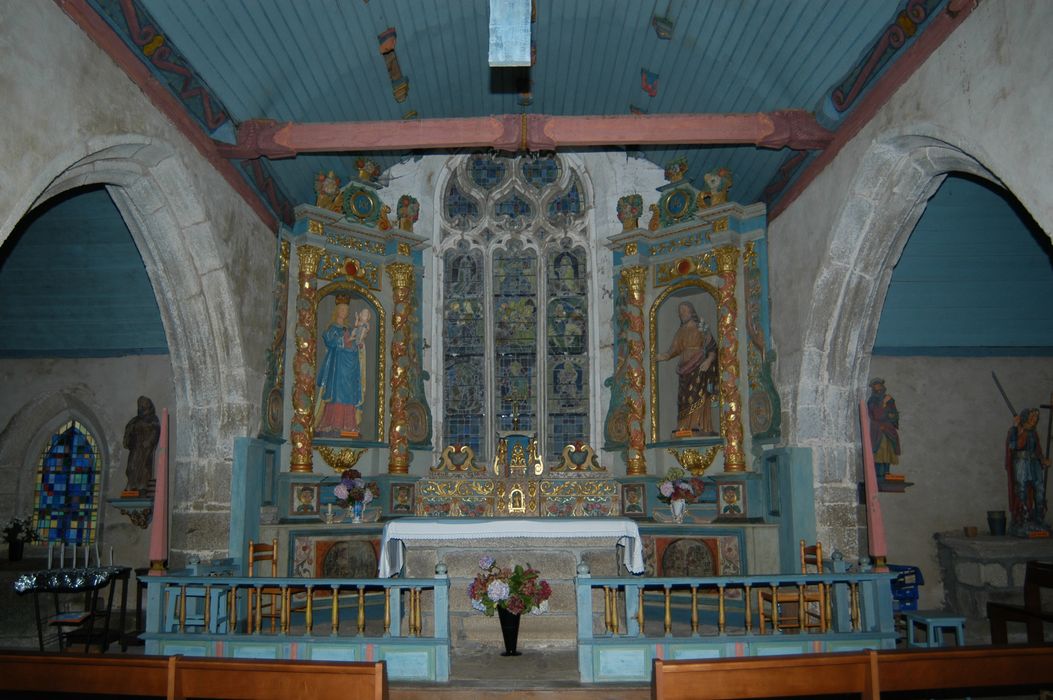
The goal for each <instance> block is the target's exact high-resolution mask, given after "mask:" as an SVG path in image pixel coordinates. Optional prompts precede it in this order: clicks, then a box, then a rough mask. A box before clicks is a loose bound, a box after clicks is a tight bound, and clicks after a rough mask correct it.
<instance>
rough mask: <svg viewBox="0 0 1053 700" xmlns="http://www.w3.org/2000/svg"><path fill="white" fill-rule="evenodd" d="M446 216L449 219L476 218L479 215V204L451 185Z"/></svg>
mask: <svg viewBox="0 0 1053 700" xmlns="http://www.w3.org/2000/svg"><path fill="white" fill-rule="evenodd" d="M446 216H447V218H449V219H463V218H467V219H474V218H476V217H478V216H479V205H478V204H476V203H475V201H474V200H473V199H471V198H470V197H468V196H466V195H464V194H462V193H461V191H460V190H459V189H457V185H451V186H450V189H449V190H448V191H447V193H446Z"/></svg>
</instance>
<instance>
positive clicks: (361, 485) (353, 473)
mask: <svg viewBox="0 0 1053 700" xmlns="http://www.w3.org/2000/svg"><path fill="white" fill-rule="evenodd" d="M333 495H334V496H336V503H337V505H339V506H340V507H341V508H349V509H350V511H351V512H352V513H353V515H354V522H359V521H360V520H361V519H362V508H363V507H364V506H366V505H368V504H369V503H371V502H372V501H373V499H374V498H377V497H378V496H380V489H379V488H377V485H376V483H371V484H367V483H366V481H365V479H363V478H362V473H361V472H360V471H358V470H357V469H345V470H344V473H343V474H341V475H340V483H339V484H337V485H336V486H334V487H333Z"/></svg>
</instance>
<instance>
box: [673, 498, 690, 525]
mask: <svg viewBox="0 0 1053 700" xmlns="http://www.w3.org/2000/svg"><path fill="white" fill-rule="evenodd" d="M686 510H687V501H685V500H684V499H682V498H674V499H672V500H671V501H669V511H670V512H671V513H672V514H673V522H674V523H682V522H684V512H685V511H686Z"/></svg>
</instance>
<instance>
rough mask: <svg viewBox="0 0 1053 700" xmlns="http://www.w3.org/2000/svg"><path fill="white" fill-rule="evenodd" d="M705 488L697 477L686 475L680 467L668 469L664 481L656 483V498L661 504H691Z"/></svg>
mask: <svg viewBox="0 0 1053 700" xmlns="http://www.w3.org/2000/svg"><path fill="white" fill-rule="evenodd" d="M704 488H705V483H704V482H703V481H702V479H700V478H698V477H697V476H693V475H691V474H688V473H687V472H686V471H684V470H683V469H682V468H680V467H670V468H669V471H667V472H666V473H665V480H663V481H660V482H658V498H659V500H661V501H662V502H663V503H670V502H672V501H678V500H679V501H684V502H685V503H692V502H694V501H695V499H697V498H698V497H699V496H701V495H702V491H703V489H704Z"/></svg>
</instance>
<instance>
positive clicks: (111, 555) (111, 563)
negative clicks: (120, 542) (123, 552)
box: [110, 544, 113, 566]
mask: <svg viewBox="0 0 1053 700" xmlns="http://www.w3.org/2000/svg"><path fill="white" fill-rule="evenodd" d="M110 566H113V545H112V544H111V545H110Z"/></svg>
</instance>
